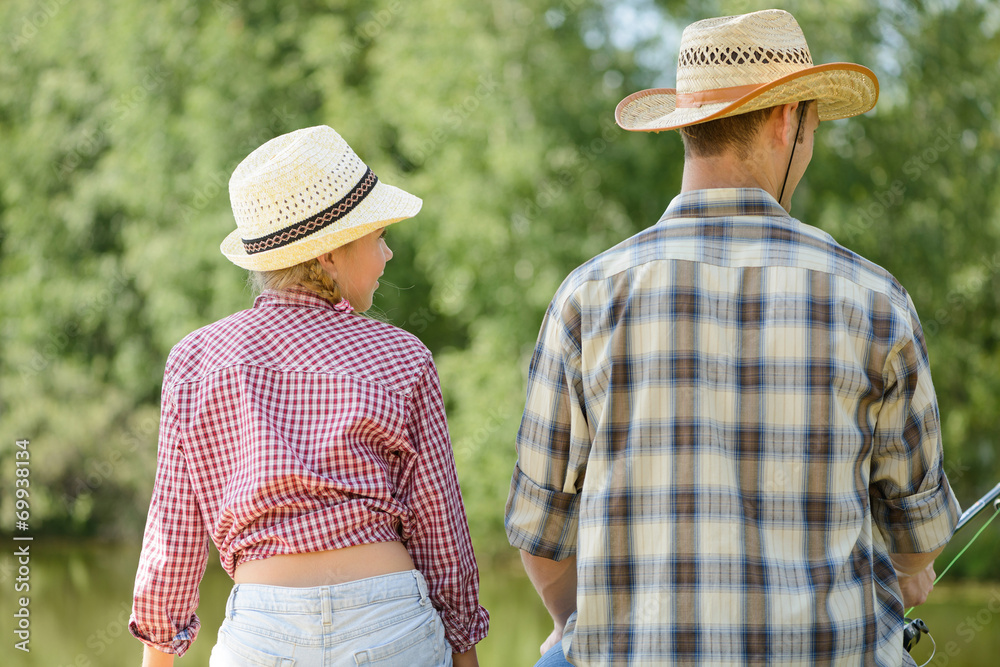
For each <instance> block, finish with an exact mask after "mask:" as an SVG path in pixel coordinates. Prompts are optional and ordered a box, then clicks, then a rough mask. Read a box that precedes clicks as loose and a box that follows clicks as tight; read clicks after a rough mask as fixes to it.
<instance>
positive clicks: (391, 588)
mask: <svg viewBox="0 0 1000 667" xmlns="http://www.w3.org/2000/svg"><path fill="white" fill-rule="evenodd" d="M427 596H428V588H427V580H425V579H424V575H422V574H421V573H420V571H419V570H407V571H405V572H393V573H392V574H382V575H379V576H376V577H369V578H367V579H358V580H357V581H350V582H347V583H345V584H334V585H332V586H312V587H308V588H297V587H289V586H266V585H264V584H236V585H235V586H233V590H232V593H230V594H229V600H228V601H227V602H226V617H227V618H231V617H232V612H233V610H235V609H255V610H259V611H268V612H271V613H278V614H281V613H284V614H322V615H323V617H324V619H326V618H329V615H330V614H331V613H332V612H334V611H338V610H346V609H356V608H358V607H362V606H365V605H370V604H372V603H377V602H383V601H387V600H398V599H401V598H419V599H420V601H421V602H424V601H426V600H427Z"/></svg>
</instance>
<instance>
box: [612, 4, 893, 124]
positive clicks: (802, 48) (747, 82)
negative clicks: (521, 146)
mask: <svg viewBox="0 0 1000 667" xmlns="http://www.w3.org/2000/svg"><path fill="white" fill-rule="evenodd" d="M803 100H817V103H818V111H819V119H820V120H821V121H824V120H834V119H837V118H847V117H848V116H856V115H858V114H862V113H865V112H866V111H868V110H869V109H871V108H872V107H874V106H875V102H876V100H878V79H876V78H875V74H874V73H873V72H872V71H871V70H870V69H868V68H867V67H862V66H861V65H855V64H853V63H830V64H826V65H813V62H812V56H811V55H810V54H809V46H808V45H807V44H806V38H805V36H804V35H803V34H802V29H801V28H800V27H799V24H798V22H797V21H796V20H795V18H794V17H793V16H792V15H791V14H789V13H788V12H785V11H782V10H780V9H767V10H764V11H760V12H754V13H752V14H743V15H742V16H727V17H723V18H714V19H706V20H704V21H698V22H697V23H692V24H691V25H689V26H688V27H687V28H686V29H685V30H684V33H683V34H682V35H681V47H680V55H679V57H678V59H677V88H676V89H674V88H653V89H650V90H642V91H639V92H638V93H634V94H632V95H629V96H628V97H626V98H625V99H624V100H622V101H621V102H620V103H619V104H618V108H617V109H615V120H616V121H617V122H618V125H620V126H621V127H622V128H624V129H626V130H632V131H636V132H658V131H660V130H676V129H678V128H681V127H685V126H687V125H694V124H696V123H704V122H705V121H709V120H715V119H716V118H725V117H726V116H735V115H737V114H741V113H747V112H749V111H755V110H757V109H766V108H768V107H773V106H778V105H780V104H788V103H791V102H799V101H803Z"/></svg>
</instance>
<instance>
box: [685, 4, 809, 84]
mask: <svg viewBox="0 0 1000 667" xmlns="http://www.w3.org/2000/svg"><path fill="white" fill-rule="evenodd" d="M812 66H813V61H812V55H811V54H810V53H809V45H808V44H806V38H805V35H804V34H803V33H802V28H800V27H799V24H798V21H796V20H795V17H793V16H792V15H791V14H789V13H788V12H786V11H782V10H780V9H766V10H763V11H759V12H753V13H751V14H743V15H740V16H726V17H721V18H712V19H705V20H703V21H698V22H696V23H692V24H691V25H689V26H688V27H687V28H685V29H684V32H683V33H682V35H681V45H680V54H679V56H678V59H677V92H678V93H693V92H701V91H705V90H714V89H717V88H732V87H737V86H746V85H751V84H764V83H768V82H770V81H774V80H775V79H778V78H780V77H782V76H785V75H787V74H792V73H794V72H797V71H800V70H803V69H806V68H809V67H812Z"/></svg>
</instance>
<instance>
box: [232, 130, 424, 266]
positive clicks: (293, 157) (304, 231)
mask: <svg viewBox="0 0 1000 667" xmlns="http://www.w3.org/2000/svg"><path fill="white" fill-rule="evenodd" d="M229 199H230V202H231V203H232V206H233V215H234V216H235V218H236V230H235V231H233V232H232V233H231V234H229V235H228V236H227V237H226V239H225V240H224V241H223V242H222V246H221V250H222V254H223V255H225V256H226V257H228V258H229V260H230V261H232V262H233V263H234V264H236V265H237V266H241V267H243V268H244V269H250V270H252V271H274V270H277V269H284V268H288V267H290V266H294V265H296V264H300V263H302V262H305V261H307V260H310V259H313V258H314V257H319V256H320V255H322V254H324V253H327V252H329V251H331V250H333V249H334V248H338V247H340V246H342V245H345V244H347V243H350V242H351V241H354V240H355V239H358V238H361V237H362V236H364V235H365V234H368V233H370V232H373V231H375V230H376V229H380V228H382V227H385V226H387V225H391V224H393V223H394V222H399V221H400V220H405V219H406V218H411V217H413V216H414V215H416V214H417V212H418V211H420V206H421V204H422V202H421V200H420V199H419V198H418V197H414V196H413V195H411V194H410V193H408V192H405V191H403V190H400V189H399V188H395V187H393V186H391V185H386V184H385V183H383V182H382V181H380V180H379V179H378V178H377V177H376V176H375V174H374V173H372V170H371V169H369V168H368V166H367V165H365V163H364V162H362V161H361V158H359V157H358V156H357V155H356V154H355V153H354V151H353V150H351V147H350V146H348V145H347V142H346V141H344V139H343V138H342V137H341V136H340V135H339V134H337V132H336V131H335V130H334V129H333V128H331V127H327V126H326V125H319V126H316V127H307V128H305V129H302V130H296V131H295V132H290V133H288V134H283V135H281V136H279V137H275V138H274V139H271V140H270V141H268V142H267V143H266V144H264V145H263V146H261V147H260V148H258V149H257V150H255V151H254V152H253V153H251V154H250V155H248V156H247V157H246V158H245V159H244V160H243V161H242V162H241V163H240V164H239V166H237V167H236V171H234V172H233V176H232V178H230V179H229Z"/></svg>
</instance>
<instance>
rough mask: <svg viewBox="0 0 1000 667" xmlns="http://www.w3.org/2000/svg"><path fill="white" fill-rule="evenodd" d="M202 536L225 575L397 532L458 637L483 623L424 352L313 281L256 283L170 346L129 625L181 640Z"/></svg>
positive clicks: (202, 551) (199, 567)
mask: <svg viewBox="0 0 1000 667" xmlns="http://www.w3.org/2000/svg"><path fill="white" fill-rule="evenodd" d="M209 539H211V540H212V542H213V543H214V544H215V546H216V547H217V548H218V550H219V554H220V556H221V560H222V566H223V568H225V570H226V572H227V573H229V575H230V576H233V573H234V572H235V571H236V567H237V566H238V565H240V564H241V563H244V562H246V561H249V560H255V559H260V558H267V557H269V556H274V555H276V554H298V553H306V552H313V551H322V550H326V549H338V548H342V547H349V546H355V545H359V544H368V543H374V542H388V541H402V543H403V544H404V545H405V546H406V549H407V551H408V552H409V553H410V556H411V557H412V559H413V562H414V564H415V565H416V567H417V568H418V569H419V570H420V571H421V572H422V573H423V574H424V576H425V577H426V579H427V581H428V584H429V587H430V597H431V600H432V602H433V603H434V606H435V607H436V608H437V609H438V611H439V612H440V614H441V617H442V620H443V621H444V626H445V632H446V636H447V638H448V641H449V642H450V643H451V646H452V648H453V650H455V651H458V652H464V651H466V650H468V649H469V648H471V647H472V646H473V645H474V644H475V643H476V642H478V641H480V640H481V639H482V638H483V637H485V636H486V631H487V629H488V626H489V614H488V613H487V611H486V610H485V609H484V608H482V607H481V606H479V602H478V598H479V572H478V569H477V567H476V561H475V556H474V554H473V551H472V543H471V540H470V538H469V529H468V524H467V521H466V516H465V508H464V506H463V504H462V498H461V495H460V494H459V486H458V478H457V476H456V474H455V463H454V458H453V455H452V451H451V442H450V439H449V437H448V425H447V422H446V420H445V412H444V405H443V402H442V399H441V390H440V386H439V384H438V377H437V371H436V369H435V367H434V362H433V360H432V358H431V354H430V352H429V351H428V350H427V348H426V347H424V345H423V344H422V343H420V341H419V340H417V339H416V338H415V337H414V336H412V335H410V334H408V333H406V332H404V331H402V330H400V329H397V328H395V327H392V326H389V325H387V324H384V323H382V322H377V321H374V320H370V319H366V318H363V317H359V316H357V315H353V314H350V313H340V312H337V311H335V310H334V309H333V307H332V306H331V305H330V304H329V303H328V302H327V301H325V300H323V299H321V298H319V297H317V296H314V295H312V294H309V293H305V292H300V291H291V290H285V291H281V292H270V291H268V292H264V294H262V295H261V296H260V297H258V299H257V300H256V302H255V303H254V307H253V308H252V309H250V310H245V311H242V312H239V313H236V314H235V315H232V316H230V317H227V318H225V319H223V320H221V321H219V322H216V323H214V324H211V325H209V326H207V327H204V328H202V329H199V330H198V331H195V332H194V333H192V334H190V335H189V336H187V337H186V338H184V340H182V341H181V342H180V343H179V344H178V345H177V346H176V347H175V348H174V349H173V350H172V351H171V353H170V357H169V358H168V360H167V366H166V371H165V373H164V378H163V396H162V408H161V418H160V436H159V453H158V457H157V471H156V481H155V484H154V487H153V496H152V499H151V501H150V507H149V515H148V517H147V520H146V532H145V536H144V538H143V545H142V554H141V556H140V559H139V568H138V572H137V574H136V581H135V593H134V600H133V611H132V618H131V622H130V623H129V629H130V630H131V632H132V634H133V635H135V636H136V637H137V638H139V639H141V640H142V641H143V642H145V643H147V644H149V645H150V646H153V647H155V648H157V649H159V650H161V651H165V652H167V653H176V654H177V655H181V654H183V653H184V652H185V651H186V650H187V648H188V647H189V646H190V643H191V642H192V641H193V640H194V638H195V636H196V635H197V633H198V629H199V627H200V625H201V623H200V621H199V620H198V617H197V615H196V614H195V609H196V608H197V606H198V585H199V583H200V582H201V578H202V576H203V575H204V573H205V566H206V563H207V561H208V540H209Z"/></svg>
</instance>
